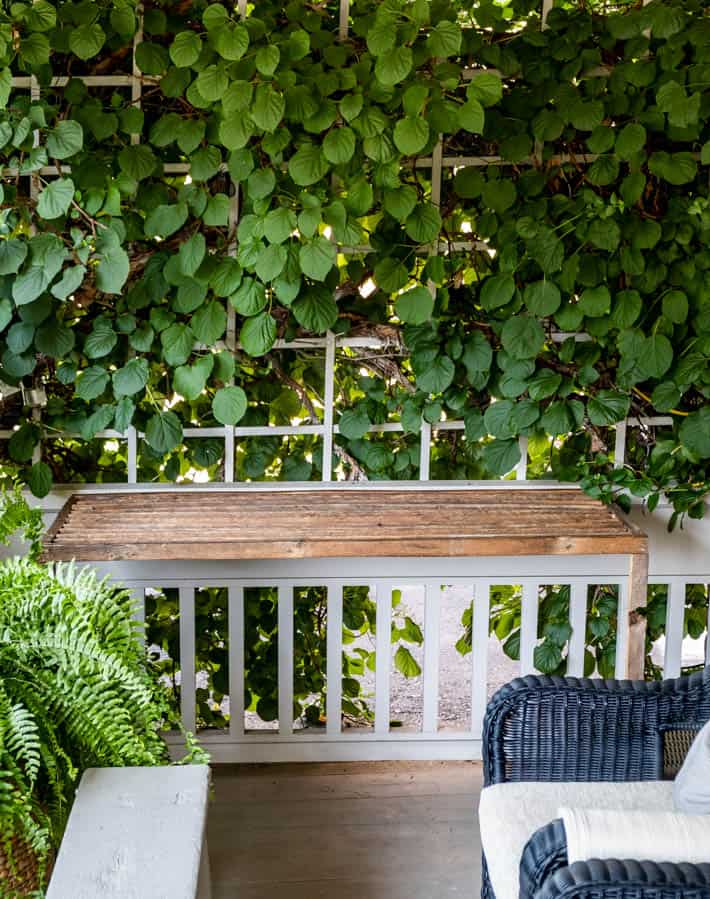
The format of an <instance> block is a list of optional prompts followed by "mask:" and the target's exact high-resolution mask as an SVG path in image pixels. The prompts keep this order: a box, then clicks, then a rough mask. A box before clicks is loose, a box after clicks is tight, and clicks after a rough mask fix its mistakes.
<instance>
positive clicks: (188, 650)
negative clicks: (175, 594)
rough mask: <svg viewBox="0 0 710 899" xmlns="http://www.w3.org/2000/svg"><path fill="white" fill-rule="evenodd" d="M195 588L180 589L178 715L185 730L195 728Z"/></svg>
mask: <svg viewBox="0 0 710 899" xmlns="http://www.w3.org/2000/svg"><path fill="white" fill-rule="evenodd" d="M195 703H196V696H195V588H194V586H189V587H184V586H183V587H180V713H181V715H182V724H183V727H184V728H185V730H190V731H193V732H194V730H195V727H196V705H195Z"/></svg>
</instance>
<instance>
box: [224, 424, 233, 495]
mask: <svg viewBox="0 0 710 899" xmlns="http://www.w3.org/2000/svg"><path fill="white" fill-rule="evenodd" d="M224 482H225V484H231V483H233V482H234V428H233V427H231V426H228V427H226V428H225V429H224Z"/></svg>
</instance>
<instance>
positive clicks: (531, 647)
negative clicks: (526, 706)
mask: <svg viewBox="0 0 710 899" xmlns="http://www.w3.org/2000/svg"><path fill="white" fill-rule="evenodd" d="M537 612H538V585H537V584H536V583H534V582H532V581H525V582H524V583H523V602H522V609H521V612H520V674H521V675H526V674H532V673H533V671H535V662H534V658H535V645H536V643H537Z"/></svg>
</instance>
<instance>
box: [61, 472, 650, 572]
mask: <svg viewBox="0 0 710 899" xmlns="http://www.w3.org/2000/svg"><path fill="white" fill-rule="evenodd" d="M646 552H647V541H646V537H645V535H644V534H643V533H642V532H641V531H639V529H638V528H636V527H635V526H634V525H632V524H630V523H629V522H627V521H626V520H625V519H624V518H623V517H622V516H621V514H620V513H619V512H617V511H616V510H615V509H614V508H612V507H608V506H604V505H602V504H601V503H600V502H598V501H597V500H594V499H592V498H590V497H588V496H586V495H585V494H584V493H582V491H581V490H579V489H576V488H575V489H567V490H556V489H549V490H546V489H536V490H529V489H527V490H526V489H515V488H508V487H505V488H503V487H502V488H490V487H486V488H473V487H471V488H468V487H462V488H454V489H445V490H444V489H441V490H437V489H432V488H431V487H429V488H428V489H426V490H422V491H416V490H411V489H407V490H404V489H383V488H382V487H378V488H367V487H362V488H360V487H358V489H355V490H353V489H350V490H341V489H338V488H337V487H333V488H328V489H322V488H321V489H314V490H312V491H311V490H303V489H299V490H288V489H283V490H271V491H259V490H228V491H225V490H223V491H209V490H204V491H200V490H179V489H176V490H170V491H161V492H157V493H150V492H140V491H136V492H122V493H104V494H102V493H77V494H74V495H72V496H71V497H70V498H69V500H68V501H67V503H66V505H65V506H64V508H63V509H62V511H61V512H60V513H59V516H58V517H57V519H56V521H55V523H54V524H53V525H52V527H51V528H50V529H49V531H48V532H47V535H46V537H45V541H44V559H45V560H47V561H52V560H68V559H78V560H81V561H115V560H124V559H125V560H128V559H135V560H142V561H152V560H162V559H186V560H190V559H195V560H216V559H299V558H324V557H346V556H347V557H357V556H363V557H366V556H501V555H503V556H510V555H550V554H552V555H557V554H572V555H597V554H599V555H605V554H614V555H619V554H639V553H646Z"/></svg>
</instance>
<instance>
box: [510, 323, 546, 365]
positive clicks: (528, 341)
mask: <svg viewBox="0 0 710 899" xmlns="http://www.w3.org/2000/svg"><path fill="white" fill-rule="evenodd" d="M501 340H502V343H503V346H504V347H505V349H506V350H507V351H508V352H509V353H510V355H511V356H513V357H514V358H515V359H532V358H534V357H535V356H537V354H538V353H539V352H540V350H541V349H542V347H543V344H544V343H545V332H544V331H543V329H542V325H541V324H540V322H539V321H537V319H534V318H530V316H528V315H522V314H519V315H516V316H515V317H513V318H510V319H508V321H507V322H506V323H505V324H504V325H503V331H502V332H501Z"/></svg>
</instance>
